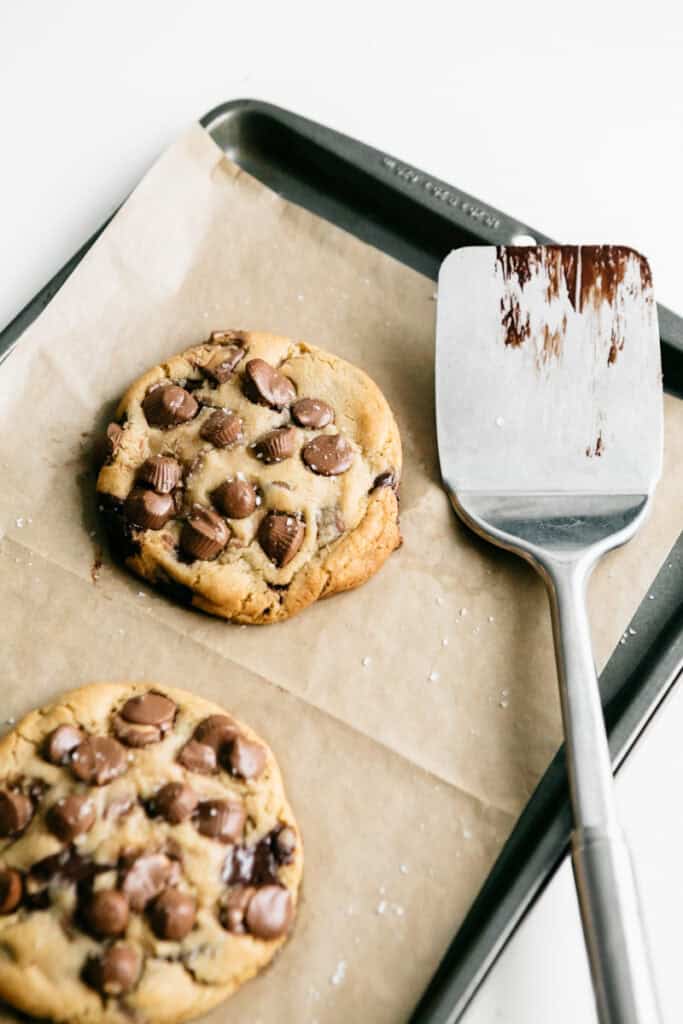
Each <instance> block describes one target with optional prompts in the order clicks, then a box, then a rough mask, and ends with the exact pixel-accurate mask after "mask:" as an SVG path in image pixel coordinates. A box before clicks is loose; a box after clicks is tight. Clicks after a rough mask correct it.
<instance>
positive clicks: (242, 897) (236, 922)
mask: <svg viewBox="0 0 683 1024" xmlns="http://www.w3.org/2000/svg"><path fill="white" fill-rule="evenodd" d="M255 892H256V889H254V888H253V887H252V886H240V887H239V888H238V889H233V890H232V892H230V893H229V894H228V898H227V900H226V902H225V903H224V904H223V906H222V907H221V910H220V922H221V924H222V925H223V927H224V928H226V929H227V930H228V931H229V932H234V933H235V934H237V935H241V934H243V933H244V932H246V930H247V929H246V927H245V925H244V918H245V916H246V913H247V907H248V906H249V901H250V900H251V898H252V896H253V895H254V893H255Z"/></svg>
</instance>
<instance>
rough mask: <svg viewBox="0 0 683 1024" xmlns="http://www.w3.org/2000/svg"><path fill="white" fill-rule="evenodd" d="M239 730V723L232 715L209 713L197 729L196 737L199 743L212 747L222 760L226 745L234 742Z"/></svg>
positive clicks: (217, 756)
mask: <svg viewBox="0 0 683 1024" xmlns="http://www.w3.org/2000/svg"><path fill="white" fill-rule="evenodd" d="M238 732H239V730H238V728H237V723H236V722H235V720H234V718H231V717H230V715H208V716H207V717H206V718H203V719H202V720H201V722H200V723H199V725H198V726H197V728H196V729H195V731H194V738H195V739H196V740H197V742H198V743H205V744H206V745H207V746H209V747H211V749H212V750H213V751H214V753H215V755H216V758H217V759H218V760H220V759H221V757H222V756H223V755H224V753H225V747H226V745H228V744H232V742H233V740H234V739H235V737H236V736H237V735H238Z"/></svg>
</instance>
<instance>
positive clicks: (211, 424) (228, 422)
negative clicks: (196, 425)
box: [199, 409, 243, 448]
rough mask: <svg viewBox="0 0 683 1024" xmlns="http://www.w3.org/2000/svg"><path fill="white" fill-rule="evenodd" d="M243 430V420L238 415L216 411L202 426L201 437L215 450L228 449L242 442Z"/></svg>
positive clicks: (222, 410) (225, 411)
mask: <svg viewBox="0 0 683 1024" xmlns="http://www.w3.org/2000/svg"><path fill="white" fill-rule="evenodd" d="M242 430H243V427H242V420H241V419H240V418H239V416H238V415H237V414H236V413H234V412H229V411H228V410H226V409H216V411H215V412H212V413H211V415H210V416H209V418H208V419H207V421H206V422H205V423H203V424H202V429H201V430H200V431H199V436H200V437H201V438H203V439H204V440H205V441H208V442H209V443H210V444H212V445H213V446H214V447H215V448H227V447H228V446H229V445H231V444H235V443H236V442H237V441H241V440H242V436H243V434H242Z"/></svg>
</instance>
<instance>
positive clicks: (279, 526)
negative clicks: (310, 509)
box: [258, 512, 305, 569]
mask: <svg viewBox="0 0 683 1024" xmlns="http://www.w3.org/2000/svg"><path fill="white" fill-rule="evenodd" d="M304 533H305V530H304V524H303V523H302V522H301V520H299V519H297V518H296V517H295V516H290V515H289V514H288V513H287V512H269V513H268V514H267V515H266V516H265V518H263V519H262V520H261V525H260V526H259V530H258V539H259V544H260V545H261V547H262V548H263V550H264V551H265V553H266V554H267V556H268V558H270V560H271V562H273V563H274V564H275V565H276V566H277V567H278V569H281V568H282V567H283V566H284V565H287V564H288V562H291V561H292V559H293V558H294V556H295V555H296V553H297V551H298V550H299V548H300V547H301V545H302V544H303V540H304Z"/></svg>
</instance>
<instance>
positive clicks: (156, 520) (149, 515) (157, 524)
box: [124, 487, 176, 530]
mask: <svg viewBox="0 0 683 1024" xmlns="http://www.w3.org/2000/svg"><path fill="white" fill-rule="evenodd" d="M124 512H125V515H126V518H127V519H128V521H129V522H130V523H132V525H133V526H138V527H139V528H140V529H141V530H160V529H161V528H162V526H165V525H166V523H167V522H168V521H169V519H172V518H173V516H174V515H175V514H176V507H175V502H174V500H173V497H172V496H171V495H170V494H157V493H156V491H149V490H147V488H146V487H134V488H133V490H132V491H131V492H130V494H129V495H128V497H127V498H126V503H125V505H124Z"/></svg>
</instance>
